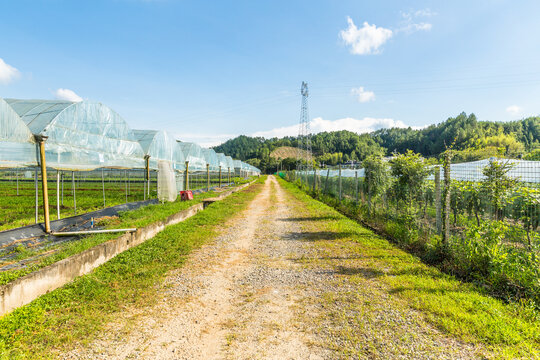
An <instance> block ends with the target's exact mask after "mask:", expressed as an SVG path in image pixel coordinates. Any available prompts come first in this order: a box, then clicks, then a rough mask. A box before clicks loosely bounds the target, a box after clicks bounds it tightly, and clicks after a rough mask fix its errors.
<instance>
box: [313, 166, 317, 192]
mask: <svg viewBox="0 0 540 360" xmlns="http://www.w3.org/2000/svg"><path fill="white" fill-rule="evenodd" d="M316 189H317V169H313V192H315V190H316Z"/></svg>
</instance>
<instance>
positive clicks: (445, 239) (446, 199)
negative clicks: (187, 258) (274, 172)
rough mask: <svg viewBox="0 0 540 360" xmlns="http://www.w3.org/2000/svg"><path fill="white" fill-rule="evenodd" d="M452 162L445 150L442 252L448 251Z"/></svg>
mask: <svg viewBox="0 0 540 360" xmlns="http://www.w3.org/2000/svg"><path fill="white" fill-rule="evenodd" d="M451 161H452V154H451V153H450V151H449V150H447V151H446V152H445V154H444V199H443V200H444V207H443V212H442V214H443V238H442V245H443V251H444V252H446V251H447V250H448V244H449V242H450V191H451V189H450V185H451V183H450V164H451Z"/></svg>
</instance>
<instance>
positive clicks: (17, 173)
mask: <svg viewBox="0 0 540 360" xmlns="http://www.w3.org/2000/svg"><path fill="white" fill-rule="evenodd" d="M15 176H17V196H19V169H17V170H15Z"/></svg>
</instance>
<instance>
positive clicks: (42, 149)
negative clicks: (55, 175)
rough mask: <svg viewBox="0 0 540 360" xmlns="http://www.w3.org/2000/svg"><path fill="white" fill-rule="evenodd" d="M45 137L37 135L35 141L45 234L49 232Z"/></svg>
mask: <svg viewBox="0 0 540 360" xmlns="http://www.w3.org/2000/svg"><path fill="white" fill-rule="evenodd" d="M46 140H47V136H43V135H37V136H36V141H37V142H38V144H39V163H40V165H41V193H42V194H43V215H44V217H45V232H46V233H50V232H51V222H50V218H49V189H48V187H47V163H46V159H45V141H46Z"/></svg>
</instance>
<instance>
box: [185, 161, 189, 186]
mask: <svg viewBox="0 0 540 360" xmlns="http://www.w3.org/2000/svg"><path fill="white" fill-rule="evenodd" d="M184 190H185V191H187V190H189V161H186V173H185V175H184Z"/></svg>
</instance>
